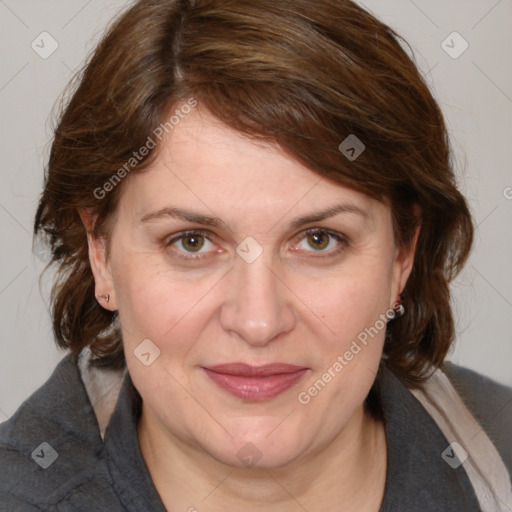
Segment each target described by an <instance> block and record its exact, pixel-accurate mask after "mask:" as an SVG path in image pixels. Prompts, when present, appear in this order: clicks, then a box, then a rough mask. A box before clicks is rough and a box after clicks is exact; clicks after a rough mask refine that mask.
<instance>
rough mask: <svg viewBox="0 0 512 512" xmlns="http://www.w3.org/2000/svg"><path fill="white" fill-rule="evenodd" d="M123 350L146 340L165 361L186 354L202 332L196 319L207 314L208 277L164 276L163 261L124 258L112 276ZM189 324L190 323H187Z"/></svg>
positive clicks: (210, 284) (210, 283)
mask: <svg viewBox="0 0 512 512" xmlns="http://www.w3.org/2000/svg"><path fill="white" fill-rule="evenodd" d="M114 283H115V289H116V297H117V298H118V310H119V319H120V323H121V326H122V329H123V341H124V344H125V350H126V351H128V350H130V349H131V350H133V349H134V348H135V347H136V346H137V344H139V343H140V342H141V341H142V340H143V339H146V338H149V339H150V340H151V341H152V342H153V343H155V344H156V345H157V346H158V347H160V349H161V352H162V355H165V354H166V352H167V351H168V350H167V349H168V348H169V347H168V346H169V345H170V344H171V345H172V354H173V357H176V356H178V355H179V354H181V353H183V352H185V351H187V350H188V347H189V346H190V345H191V344H193V340H194V339H197V335H198V333H199V332H200V329H201V321H200V318H199V317H198V314H200V313H201V312H203V313H204V314H206V311H207V310H209V309H211V307H213V306H212V304H211V299H210V297H209V296H208V291H209V290H211V289H212V288H213V286H214V284H215V280H214V279H213V277H212V276H208V277H205V278H204V279H196V280H193V281H192V280H190V279H188V280H187V279H186V278H184V277H183V275H181V276H180V275H179V273H177V272H173V271H171V270H169V266H168V265H165V262H164V261H163V260H162V258H149V257H148V258H144V257H140V255H134V254H131V255H127V256H126V258H125V259H123V261H121V262H119V265H118V266H117V268H116V272H115V275H114ZM191 318H193V319H194V321H190V319H191Z"/></svg>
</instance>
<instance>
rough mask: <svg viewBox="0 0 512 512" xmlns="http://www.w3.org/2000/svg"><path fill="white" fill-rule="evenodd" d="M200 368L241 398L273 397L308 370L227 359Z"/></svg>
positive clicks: (224, 388) (298, 367) (221, 386)
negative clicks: (252, 364) (236, 361)
mask: <svg viewBox="0 0 512 512" xmlns="http://www.w3.org/2000/svg"><path fill="white" fill-rule="evenodd" d="M201 369H202V370H203V371H204V372H205V373H206V375H208V377H210V379H212V381H213V382H214V383H215V384H217V385H218V386H219V387H220V388H222V389H223V390H225V391H227V392H229V393H231V394H232V395H234V396H236V397H238V398H242V399H244V400H252V401H263V400H269V399H271V398H274V397H276V396H278V395H280V394H281V393H284V392H285V391H286V390H288V389H290V388H291V387H293V386H294V385H295V384H297V383H298V382H299V381H300V380H301V379H302V378H303V377H304V375H305V373H306V372H307V371H308V368H306V367H304V366H296V365H293V364H286V363H272V364H266V365H262V366H251V365H248V364H245V363H227V364H220V365H215V366H209V367H207V368H206V367H201Z"/></svg>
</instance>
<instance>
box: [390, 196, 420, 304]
mask: <svg viewBox="0 0 512 512" xmlns="http://www.w3.org/2000/svg"><path fill="white" fill-rule="evenodd" d="M412 213H413V215H414V217H415V218H416V219H417V222H416V227H415V229H414V235H413V237H412V240H411V241H410V243H409V244H407V246H404V247H401V248H397V249H396V253H395V260H394V264H393V284H392V291H391V297H390V299H391V303H390V307H392V306H393V304H395V303H396V302H397V300H398V299H399V297H400V294H401V293H402V292H403V291H404V288H405V285H406V284H407V280H408V279H409V276H410V275H411V271H412V268H413V265H414V256H415V254H416V246H417V243H418V237H419V234H420V231H421V210H420V208H419V206H417V207H415V208H414V210H413V212H412Z"/></svg>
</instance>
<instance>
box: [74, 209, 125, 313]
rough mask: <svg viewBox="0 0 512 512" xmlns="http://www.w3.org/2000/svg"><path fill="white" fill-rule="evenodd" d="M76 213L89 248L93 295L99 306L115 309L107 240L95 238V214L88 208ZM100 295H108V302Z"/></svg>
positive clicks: (110, 309)
mask: <svg viewBox="0 0 512 512" xmlns="http://www.w3.org/2000/svg"><path fill="white" fill-rule="evenodd" d="M78 214H79V215H80V218H81V219H82V223H83V225H84V227H85V230H86V232H87V243H88V249H89V262H90V264H91V270H92V273H93V276H94V283H95V293H94V294H95V296H96V300H97V301H98V302H99V304H100V306H102V307H103V308H105V309H108V310H109V311H115V310H116V309H117V302H116V297H115V293H114V283H113V279H112V272H111V269H110V265H109V262H108V255H107V240H106V239H105V238H96V237H95V236H94V235H93V230H94V226H95V223H96V219H97V215H96V214H93V213H91V211H90V210H86V209H83V210H79V211H78ZM100 295H103V296H105V295H108V296H109V300H108V302H107V301H106V300H105V297H103V298H102V297H99V296H100Z"/></svg>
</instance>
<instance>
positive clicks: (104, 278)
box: [91, 109, 412, 467]
mask: <svg viewBox="0 0 512 512" xmlns="http://www.w3.org/2000/svg"><path fill="white" fill-rule="evenodd" d="M344 158H345V157H344V156H343V155H342V154H341V153H340V160H342V163H343V164H345V165H350V162H348V161H344V160H343V159H344ZM123 187H124V190H123V193H122V195H121V199H120V203H119V207H118V212H117V216H116V220H115V226H114V229H113V233H112V239H111V252H110V255H109V258H108V261H105V260H104V253H103V246H102V245H101V244H99V243H93V244H92V246H91V251H92V252H91V255H92V261H93V268H94V273H95V278H96V287H97V289H96V291H97V293H109V294H110V295H111V301H110V302H109V304H108V305H107V306H108V307H109V309H110V308H112V309H117V310H118V311H119V318H120V322H121V327H122V332H123V340H124V348H125V353H126V361H127V365H128V369H129V372H130V375H131V378H132V380H133V383H134V385H135V386H136V388H137V389H138V391H139V392H140V394H141V396H142V398H143V402H144V413H143V414H145V415H146V421H148V422H150V423H152V424H153V426H154V428H156V429H158V430H159V431H160V432H164V433H165V434H166V435H168V436H169V438H170V439H171V438H172V439H175V440H177V441H179V442H181V443H183V444H184V445H186V446H188V447H189V448H190V449H193V450H199V451H201V452H202V453H204V452H206V453H208V454H210V455H211V456H213V457H214V458H216V459H217V460H219V461H222V462H224V463H226V464H230V465H233V466H244V465H252V464H254V463H256V462H257V463H258V465H259V466H261V467H279V466H282V465H285V464H287V463H289V462H291V461H293V460H299V459H300V458H301V457H307V456H308V455H311V454H314V453H315V452H317V451H319V450H321V449H322V447H325V446H326V445H328V444H329V443H331V442H332V441H334V440H335V439H336V438H337V437H338V436H340V435H343V432H344V431H347V429H349V428H351V425H352V426H354V425H355V424H356V423H357V422H358V421H360V419H361V417H362V411H363V402H364V400H365V397H366V395H367V393H368V391H369V389H370V387H371V385H372V383H373V381H374V378H375V375H376V371H377V368H378V365H379V360H380V358H381V353H382V347H383V343H384V334H385V320H386V312H389V309H390V307H391V306H392V304H393V303H394V302H395V300H396V298H397V295H398V294H399V292H400V291H401V289H402V288H403V286H404V285H405V281H406V279H407V277H408V274H409V271H410V265H411V259H412V256H411V254H410V253H407V252H404V251H398V250H397V248H396V247H395V245H394V241H393V233H392V222H391V215H390V210H389V209H388V207H387V206H385V205H384V204H382V203H380V202H378V201H376V200H373V199H371V198H370V197H368V196H366V195H364V194H362V193H359V192H356V191H354V190H351V189H349V188H346V187H344V186H340V185H338V184H336V183H335V182H332V181H329V180H328V179H326V178H323V177H321V176H319V175H317V174H315V173H313V172H312V171H310V170H308V169H306V168H305V167H303V166H302V165H300V164H299V163H297V162H296V161H294V160H292V159H291V158H290V157H289V156H286V155H285V154H284V153H283V152H281V151H280V150H279V149H278V148H276V147H273V146H270V145H264V144H262V143H256V142H254V141H251V140H249V139H247V138H244V137H243V136H241V135H240V134H239V133H237V132H235V131H233V130H231V129H230V128H228V127H226V126H225V125H223V124H221V123H220V122H219V121H218V120H216V119H215V118H213V117H211V116H210V115H209V114H207V113H205V112H204V111H203V112H201V111H200V110H199V109H196V110H195V111H194V112H192V113H191V114H190V115H188V116H187V117H186V118H184V119H182V120H181V121H180V123H179V124H178V125H177V126H176V127H175V128H174V130H173V131H172V132H171V134H170V136H169V137H168V139H167V140H166V141H165V146H164V147H163V151H162V153H161V154H160V156H159V157H158V159H157V160H156V162H155V163H154V165H152V166H151V168H150V169H149V170H148V171H147V172H143V173H137V174H135V173H134V174H132V175H131V176H129V178H127V179H126V183H124V184H123ZM218 365H228V366H225V367H223V368H217V369H216V370H217V371H214V370H213V369H214V367H216V366H218ZM245 365H247V366H245ZM265 365H274V367H272V366H270V367H269V366H267V367H265ZM291 365H293V366H291ZM262 366H263V367H264V368H263V369H262V368H260V369H259V370H256V371H255V372H254V373H252V370H251V367H253V368H254V367H256V368H258V367H262Z"/></svg>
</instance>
